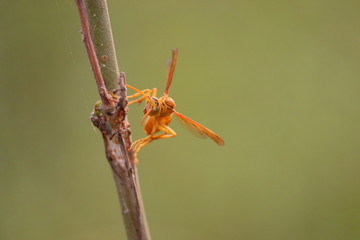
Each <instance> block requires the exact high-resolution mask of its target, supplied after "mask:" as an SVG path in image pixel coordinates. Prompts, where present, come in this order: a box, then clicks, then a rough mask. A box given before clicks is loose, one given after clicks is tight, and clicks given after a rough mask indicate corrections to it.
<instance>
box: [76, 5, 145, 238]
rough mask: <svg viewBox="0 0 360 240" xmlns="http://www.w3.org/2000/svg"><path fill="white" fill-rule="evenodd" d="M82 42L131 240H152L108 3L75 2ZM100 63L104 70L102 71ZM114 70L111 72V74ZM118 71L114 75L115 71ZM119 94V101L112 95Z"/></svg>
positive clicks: (96, 117)
mask: <svg viewBox="0 0 360 240" xmlns="http://www.w3.org/2000/svg"><path fill="white" fill-rule="evenodd" d="M76 3H77V6H78V9H79V15H80V20H81V26H82V33H83V40H84V44H85V47H86V50H87V52H88V55H89V59H90V64H91V67H92V70H93V73H94V76H95V80H96V84H97V86H98V91H99V94H100V97H101V100H102V101H101V104H96V105H95V107H94V112H93V113H92V115H91V121H92V123H93V124H94V126H96V127H97V128H99V130H100V132H101V134H102V137H103V140H104V145H105V154H106V158H107V160H108V162H109V164H110V167H111V170H112V173H113V176H114V180H115V183H116V188H117V192H118V196H119V201H120V204H121V207H122V215H123V219H124V225H125V229H126V233H127V237H128V240H150V239H151V237H150V233H149V229H148V225H147V221H146V216H145V211H144V207H143V202H142V197H141V191H140V185H139V181H138V174H137V168H136V164H135V162H134V158H133V154H132V152H129V151H128V149H129V148H130V145H131V138H130V134H131V131H130V128H129V123H128V120H127V117H126V115H127V100H126V87H125V74H124V73H120V74H118V73H117V72H118V68H117V60H116V54H115V48H114V42H113V38H112V33H111V26H110V20H109V15H108V11H107V4H106V0H76ZM99 62H101V63H102V64H103V65H104V66H107V67H103V68H100V64H99ZM109 70H111V71H109ZM114 70H115V71H114ZM114 90H120V91H119V97H118V98H117V97H116V98H115V97H112V96H111V94H109V92H113V91H114Z"/></svg>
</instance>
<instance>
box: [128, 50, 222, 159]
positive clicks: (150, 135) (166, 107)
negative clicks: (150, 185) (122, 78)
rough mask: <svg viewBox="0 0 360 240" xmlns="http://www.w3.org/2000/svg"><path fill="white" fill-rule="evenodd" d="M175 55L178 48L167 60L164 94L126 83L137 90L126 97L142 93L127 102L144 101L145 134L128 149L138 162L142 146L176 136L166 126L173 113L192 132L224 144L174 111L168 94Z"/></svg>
mask: <svg viewBox="0 0 360 240" xmlns="http://www.w3.org/2000/svg"><path fill="white" fill-rule="evenodd" d="M177 56H178V49H177V48H174V49H173V50H172V60H171V62H168V73H167V83H166V88H165V91H164V96H162V97H160V98H157V97H156V92H157V89H156V88H153V89H145V90H143V91H140V90H138V89H136V88H134V87H132V86H129V85H126V86H127V87H128V88H131V89H132V90H134V91H136V92H137V93H135V94H133V95H130V96H128V98H134V97H139V96H141V95H142V96H141V97H140V98H138V99H136V100H133V101H131V102H129V105H130V104H133V103H140V102H142V101H143V100H145V101H146V104H145V108H144V117H143V118H142V121H141V124H142V125H143V127H144V131H145V133H146V134H147V136H146V137H144V138H141V139H139V140H137V141H135V142H134V143H133V144H132V145H131V146H130V149H129V150H133V151H134V157H135V161H136V162H138V159H137V155H138V153H139V151H140V149H141V148H142V147H144V146H146V145H148V144H149V143H151V142H152V141H154V140H156V139H164V138H172V137H175V136H176V133H175V132H174V130H172V129H171V128H170V127H169V126H168V125H169V123H170V122H171V119H172V116H173V114H174V115H175V116H177V117H178V119H179V120H180V122H181V123H183V124H184V125H185V126H186V127H188V128H189V129H190V130H192V132H194V133H195V134H196V135H199V136H200V137H203V138H206V137H209V138H211V139H212V140H214V142H216V143H217V144H218V145H220V146H223V145H224V140H223V139H222V138H221V137H220V136H218V135H217V134H215V133H214V132H213V131H211V130H210V129H208V128H206V127H204V126H203V125H201V124H200V123H197V122H195V121H194V120H191V119H190V118H188V117H186V116H184V115H182V114H181V113H179V112H177V111H175V101H174V99H172V98H171V97H169V96H168V94H169V89H170V85H171V82H172V78H173V75H174V71H175V66H176V59H177ZM158 132H161V133H158Z"/></svg>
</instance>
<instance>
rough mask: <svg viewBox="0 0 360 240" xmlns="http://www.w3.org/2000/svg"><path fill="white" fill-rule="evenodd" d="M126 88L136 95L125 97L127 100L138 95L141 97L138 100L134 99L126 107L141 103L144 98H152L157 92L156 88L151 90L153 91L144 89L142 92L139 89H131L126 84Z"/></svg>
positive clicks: (131, 87)
mask: <svg viewBox="0 0 360 240" xmlns="http://www.w3.org/2000/svg"><path fill="white" fill-rule="evenodd" d="M126 87H128V88H130V89H132V90H134V91H136V92H137V93H135V94H133V95H130V96H127V99H129V98H136V97H138V96H140V95H142V96H141V97H140V98H138V99H136V100H133V101H131V102H129V103H128V105H130V104H133V103H137V102H138V103H141V102H142V101H144V99H145V98H147V97H148V96H150V95H151V94H152V96H153V97H155V96H156V92H157V89H156V88H153V89H145V90H142V91H140V90H139V89H137V88H135V87H133V86H130V85H128V84H126Z"/></svg>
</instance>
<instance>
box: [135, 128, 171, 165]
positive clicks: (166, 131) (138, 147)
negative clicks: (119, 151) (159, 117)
mask: <svg viewBox="0 0 360 240" xmlns="http://www.w3.org/2000/svg"><path fill="white" fill-rule="evenodd" d="M155 129H157V130H160V131H162V132H164V133H161V134H158V135H155V134H152V135H149V136H147V137H145V138H141V139H139V140H137V141H135V142H134V143H133V144H131V147H130V149H133V151H134V158H135V161H136V163H138V162H139V160H138V158H137V155H138V154H139V152H140V150H141V148H143V147H145V146H146V145H148V144H149V143H151V142H152V141H154V140H156V139H165V138H172V137H175V136H176V132H175V131H174V130H172V129H171V128H170V127H169V126H167V125H165V124H163V123H158V125H157V126H156V128H155Z"/></svg>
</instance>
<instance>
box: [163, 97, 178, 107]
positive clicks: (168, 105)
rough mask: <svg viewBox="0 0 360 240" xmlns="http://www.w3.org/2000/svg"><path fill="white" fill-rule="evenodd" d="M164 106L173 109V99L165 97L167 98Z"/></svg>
mask: <svg viewBox="0 0 360 240" xmlns="http://www.w3.org/2000/svg"><path fill="white" fill-rule="evenodd" d="M165 104H166V106H167V107H169V108H171V109H174V108H175V106H176V105H175V101H174V99H172V98H171V97H167V98H166V99H165Z"/></svg>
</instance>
